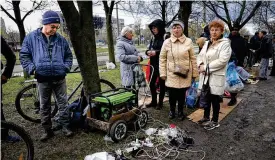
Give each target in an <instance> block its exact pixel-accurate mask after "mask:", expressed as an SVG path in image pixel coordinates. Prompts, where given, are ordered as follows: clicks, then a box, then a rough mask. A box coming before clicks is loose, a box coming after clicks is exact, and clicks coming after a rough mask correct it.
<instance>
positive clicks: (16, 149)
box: [1, 121, 34, 160]
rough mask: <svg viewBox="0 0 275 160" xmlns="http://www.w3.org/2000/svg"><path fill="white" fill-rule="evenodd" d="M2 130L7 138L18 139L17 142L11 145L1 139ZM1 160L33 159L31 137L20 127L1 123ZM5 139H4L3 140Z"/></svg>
mask: <svg viewBox="0 0 275 160" xmlns="http://www.w3.org/2000/svg"><path fill="white" fill-rule="evenodd" d="M4 130H7V132H8V135H9V136H16V137H20V140H19V141H18V142H14V143H11V142H9V141H8V140H6V137H3V132H4ZM1 134H2V135H1V159H2V160H6V159H7V160H9V159H22V160H23V159H25V160H33V159H34V147H33V141H32V139H31V137H30V136H29V135H28V134H27V132H26V131H25V130H24V129H23V128H22V127H20V126H18V125H16V124H14V123H11V122H6V121H1ZM4 138H5V139H4ZM23 146H26V147H23Z"/></svg>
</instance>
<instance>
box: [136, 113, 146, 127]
mask: <svg viewBox="0 0 275 160" xmlns="http://www.w3.org/2000/svg"><path fill="white" fill-rule="evenodd" d="M137 122H138V126H139V127H140V128H144V127H145V126H146V124H147V122H148V113H147V112H146V111H141V113H140V115H139V116H138V121H137Z"/></svg>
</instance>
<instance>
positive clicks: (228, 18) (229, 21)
mask: <svg viewBox="0 0 275 160" xmlns="http://www.w3.org/2000/svg"><path fill="white" fill-rule="evenodd" d="M222 3H223V7H224V11H225V14H226V18H227V21H228V23H227V24H230V26H231V18H230V15H229V11H228V8H227V5H226V2H225V1H222Z"/></svg>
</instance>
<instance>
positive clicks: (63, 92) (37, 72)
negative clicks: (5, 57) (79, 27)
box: [20, 11, 73, 141]
mask: <svg viewBox="0 0 275 160" xmlns="http://www.w3.org/2000/svg"><path fill="white" fill-rule="evenodd" d="M42 24H43V27H42V28H38V29H37V30H35V31H33V32H31V33H30V34H28V35H27V36H26V37H25V39H24V41H23V44H22V49H21V51H20V61H21V64H22V66H23V68H24V70H25V71H26V72H28V73H29V74H30V75H34V76H35V78H36V79H37V82H38V90H39V96H40V97H39V98H40V114H41V124H42V127H43V128H44V130H45V134H43V135H42V136H41V139H40V140H41V141H46V140H48V139H49V138H51V137H53V136H54V133H53V130H57V129H62V131H63V132H64V133H65V135H66V136H71V135H72V134H73V133H72V131H71V130H70V129H69V127H68V126H69V111H68V110H67V109H66V107H67V103H68V101H67V86H66V79H65V76H66V74H67V72H69V71H70V69H71V66H72V60H73V56H72V52H71V50H70V47H69V44H68V42H67V41H66V39H65V38H64V37H63V36H62V35H60V34H59V33H57V30H58V29H59V27H60V18H59V15H58V13H56V12H54V11H47V12H45V13H44V15H43V19H42ZM52 92H54V95H55V97H56V101H57V104H58V109H59V118H58V121H57V122H58V125H57V126H56V127H55V128H54V129H52V122H51V95H52Z"/></svg>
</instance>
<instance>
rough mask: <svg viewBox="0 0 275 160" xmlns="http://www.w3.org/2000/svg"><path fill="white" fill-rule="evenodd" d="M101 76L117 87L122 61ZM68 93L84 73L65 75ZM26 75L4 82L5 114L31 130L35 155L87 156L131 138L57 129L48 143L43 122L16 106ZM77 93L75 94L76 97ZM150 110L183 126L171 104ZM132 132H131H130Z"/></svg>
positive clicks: (54, 156) (163, 120) (116, 146)
mask: <svg viewBox="0 0 275 160" xmlns="http://www.w3.org/2000/svg"><path fill="white" fill-rule="evenodd" d="M147 62H148V60H145V61H144V62H142V63H144V64H147ZM99 69H100V70H104V69H105V66H101V67H99ZM100 77H101V78H103V79H106V80H108V81H110V82H112V83H113V84H114V85H115V86H116V87H120V86H121V84H120V71H119V64H118V67H117V68H116V69H114V70H107V71H106V72H100ZM66 80H67V87H68V93H70V92H71V91H72V89H73V88H74V87H75V86H76V85H77V84H78V83H79V82H80V81H81V75H80V74H79V73H72V74H68V76H67V77H66ZM23 81H24V78H23V77H17V78H11V79H10V80H9V81H8V83H7V84H5V85H3V104H4V107H3V109H4V114H5V116H6V119H7V120H8V121H12V122H14V123H16V124H18V125H20V126H22V127H24V129H25V130H26V131H27V132H28V133H29V134H30V136H31V138H32V139H33V142H34V147H35V159H43V160H44V159H52V160H55V159H58V160H59V159H60V160H63V159H64V160H65V159H77V160H78V159H79V160H80V159H84V157H85V156H86V155H88V154H91V153H95V152H102V151H113V150H115V149H118V148H121V147H123V145H124V144H125V143H126V142H128V141H129V139H128V140H127V139H126V140H123V141H121V142H120V143H108V146H107V145H106V143H105V141H104V140H103V137H104V135H105V134H106V132H103V131H95V132H88V133H85V132H82V131H81V130H78V131H76V133H75V135H74V137H72V138H66V137H64V136H63V135H62V133H61V132H57V133H56V135H55V137H53V138H52V139H51V140H49V141H48V142H46V143H42V142H40V141H39V138H40V136H41V133H42V127H41V124H35V123H31V122H29V121H26V120H24V119H23V118H22V117H21V116H20V115H19V114H18V113H17V111H16V110H15V107H14V100H15V96H16V94H17V93H18V91H19V90H20V89H21V88H22V87H23V86H22V85H21V84H20V82H23ZM75 98H76V97H74V98H73V100H75ZM147 111H148V113H149V114H150V115H151V116H152V117H153V118H155V119H159V120H161V121H162V122H164V123H168V124H169V123H175V124H176V125H177V126H179V127H184V126H182V124H183V123H182V122H181V121H178V120H176V119H175V120H172V121H171V120H169V119H168V113H169V104H168V102H165V103H164V108H163V110H160V111H159V110H155V109H152V108H149V109H147ZM193 111H194V109H184V112H185V113H186V114H190V113H192V112H193ZM151 125H155V126H156V125H157V124H151ZM151 125H150V126H151ZM130 134H131V133H129V134H128V136H129V135H130Z"/></svg>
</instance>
